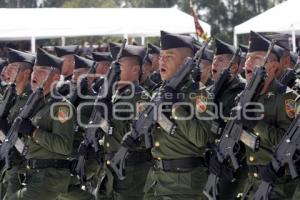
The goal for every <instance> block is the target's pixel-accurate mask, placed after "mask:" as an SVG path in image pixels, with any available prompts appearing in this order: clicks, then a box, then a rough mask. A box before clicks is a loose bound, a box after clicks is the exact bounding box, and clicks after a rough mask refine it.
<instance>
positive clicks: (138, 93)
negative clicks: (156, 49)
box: [97, 83, 151, 200]
mask: <svg viewBox="0 0 300 200" xmlns="http://www.w3.org/2000/svg"><path fill="white" fill-rule="evenodd" d="M128 97H130V98H128ZM147 99H148V96H147V94H146V91H144V90H143V89H142V88H141V87H140V86H139V85H137V84H136V83H135V84H134V88H132V87H131V86H130V85H127V86H124V87H122V88H119V89H118V90H117V91H116V92H115V94H114V95H113V98H112V103H113V104H114V105H115V108H117V109H129V106H128V105H130V106H133V109H134V113H135V112H136V111H137V110H136V109H137V106H138V105H139V104H140V103H141V102H144V101H147ZM134 113H126V114H125V113H118V112H116V113H115V114H116V116H118V117H129V116H130V115H132V114H134ZM131 124H132V118H130V119H128V120H121V119H117V118H113V119H112V120H111V123H110V126H111V127H112V129H113V132H112V134H111V135H105V138H104V143H103V145H104V146H103V148H104V153H105V160H110V159H111V158H112V156H113V154H114V153H115V152H116V151H117V150H118V149H119V147H120V142H121V140H122V138H123V136H124V135H125V134H126V133H127V132H129V131H130V130H131ZM150 161H151V156H150V152H149V151H146V150H145V149H144V148H143V147H142V146H140V147H138V148H137V150H136V151H133V152H132V154H131V156H129V158H128V160H127V166H126V178H125V179H124V180H119V179H118V177H117V176H116V175H115V174H114V173H113V172H112V171H111V169H110V168H109V162H107V163H105V165H104V167H103V169H102V170H101V172H100V178H99V194H98V198H97V199H101V200H102V199H114V200H119V199H122V200H127V199H128V200H135V199H136V200H141V199H143V197H144V192H143V187H144V184H145V179H146V176H147V173H148V171H149V168H150V165H151V162H150Z"/></svg>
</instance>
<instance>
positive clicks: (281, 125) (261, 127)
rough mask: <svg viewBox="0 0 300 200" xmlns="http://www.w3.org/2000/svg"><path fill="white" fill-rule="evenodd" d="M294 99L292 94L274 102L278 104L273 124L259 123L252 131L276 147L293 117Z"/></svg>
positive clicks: (261, 121)
mask: <svg viewBox="0 0 300 200" xmlns="http://www.w3.org/2000/svg"><path fill="white" fill-rule="evenodd" d="M295 98H296V96H295V95H294V94H284V96H282V98H280V99H279V100H276V101H277V103H278V104H277V106H276V110H277V112H276V114H277V116H276V117H275V118H276V122H275V123H266V122H265V121H263V120H260V121H259V123H258V124H257V125H256V127H255V128H254V131H255V132H257V133H259V136H260V137H261V139H262V140H265V141H269V142H270V143H271V145H273V146H274V147H275V146H277V144H278V143H279V142H280V140H281V138H282V137H283V136H284V134H285V132H286V130H287V129H288V127H289V125H290V124H291V122H292V120H293V119H294V117H295Z"/></svg>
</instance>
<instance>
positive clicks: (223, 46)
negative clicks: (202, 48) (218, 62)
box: [215, 39, 236, 55]
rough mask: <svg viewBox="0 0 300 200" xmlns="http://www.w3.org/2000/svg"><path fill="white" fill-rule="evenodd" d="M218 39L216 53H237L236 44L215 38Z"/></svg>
mask: <svg viewBox="0 0 300 200" xmlns="http://www.w3.org/2000/svg"><path fill="white" fill-rule="evenodd" d="M215 41H216V53H215V54H216V55H221V54H232V55H233V54H235V51H236V49H235V48H234V46H232V45H230V44H228V43H226V42H224V41H222V40H220V39H215Z"/></svg>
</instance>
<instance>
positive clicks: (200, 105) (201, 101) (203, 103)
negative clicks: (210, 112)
mask: <svg viewBox="0 0 300 200" xmlns="http://www.w3.org/2000/svg"><path fill="white" fill-rule="evenodd" d="M195 100H196V109H197V111H198V112H199V113H203V112H205V111H206V110H207V96H204V95H200V96H197V97H196V98H195Z"/></svg>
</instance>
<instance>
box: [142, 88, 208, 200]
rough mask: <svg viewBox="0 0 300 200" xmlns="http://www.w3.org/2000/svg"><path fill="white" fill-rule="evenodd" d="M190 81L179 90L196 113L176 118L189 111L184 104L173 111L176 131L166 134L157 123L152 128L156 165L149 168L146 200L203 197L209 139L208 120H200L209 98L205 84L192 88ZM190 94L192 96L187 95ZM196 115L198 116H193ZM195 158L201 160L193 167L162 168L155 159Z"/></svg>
mask: <svg viewBox="0 0 300 200" xmlns="http://www.w3.org/2000/svg"><path fill="white" fill-rule="evenodd" d="M194 88H195V87H193V83H192V82H189V83H187V84H186V85H185V86H184V87H183V88H182V90H180V91H179V92H180V93H181V94H184V96H185V99H184V102H187V103H191V104H192V105H193V108H195V111H194V112H196V114H197V115H194V116H193V118H192V119H191V120H177V117H184V116H187V115H188V114H191V112H190V111H188V110H186V109H184V108H183V107H178V108H176V109H174V110H173V116H174V120H172V121H174V122H175V124H176V126H177V127H176V130H175V132H174V134H170V133H167V132H166V131H164V130H163V129H162V128H161V127H160V126H159V125H157V126H156V127H155V129H154V131H153V133H154V141H155V147H154V148H153V149H152V155H153V157H154V159H156V164H155V165H154V167H152V169H151V170H150V172H149V174H148V178H147V182H146V186H145V192H146V193H147V195H146V197H145V199H150V200H151V199H161V200H164V199H193V200H196V199H205V197H204V196H203V194H202V188H203V187H204V184H205V182H206V179H207V170H206V168H205V167H204V162H202V161H204V154H205V149H206V144H207V143H208V142H211V139H212V138H211V134H210V121H208V120H201V119H199V118H200V117H207V116H208V115H207V114H206V112H205V111H206V109H207V102H209V101H211V99H210V98H211V97H210V96H209V94H208V92H207V91H206V88H205V87H202V88H200V89H199V90H198V91H196V90H194ZM190 94H193V95H190ZM196 116H197V117H198V118H196ZM181 159H195V160H200V161H201V163H199V165H197V166H195V167H191V168H186V169H185V168H183V169H179V168H178V169H172V170H165V169H164V168H163V167H159V166H158V165H157V163H158V162H160V161H162V162H164V161H171V160H173V161H174V160H181Z"/></svg>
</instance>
